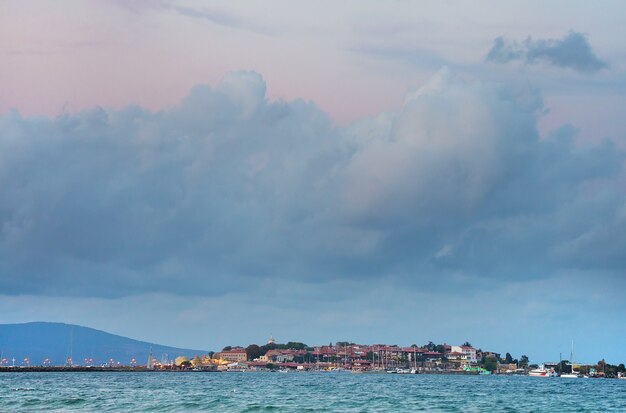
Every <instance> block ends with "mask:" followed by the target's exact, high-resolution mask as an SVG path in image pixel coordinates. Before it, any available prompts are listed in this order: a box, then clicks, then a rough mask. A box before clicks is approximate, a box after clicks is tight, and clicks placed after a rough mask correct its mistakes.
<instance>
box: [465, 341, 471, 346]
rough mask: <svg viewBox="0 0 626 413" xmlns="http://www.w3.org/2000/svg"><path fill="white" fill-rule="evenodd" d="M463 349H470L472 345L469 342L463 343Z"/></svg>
mask: <svg viewBox="0 0 626 413" xmlns="http://www.w3.org/2000/svg"><path fill="white" fill-rule="evenodd" d="M463 347H472V345H471V344H470V342H469V341H466V342H465V343H463Z"/></svg>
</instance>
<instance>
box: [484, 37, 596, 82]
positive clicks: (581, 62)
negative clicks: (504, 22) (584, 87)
mask: <svg viewBox="0 0 626 413" xmlns="http://www.w3.org/2000/svg"><path fill="white" fill-rule="evenodd" d="M487 60H489V61H492V62H496V63H508V62H510V61H515V60H519V61H522V62H524V63H527V64H532V63H536V62H538V61H541V62H545V63H549V64H551V65H554V66H557V67H562V68H569V69H572V70H575V71H576V72H579V73H595V72H598V71H599V70H601V69H605V68H607V67H608V65H607V64H606V63H605V62H604V61H602V60H600V59H599V58H598V57H597V56H596V54H595V53H594V51H593V49H592V48H591V45H590V44H589V41H588V39H587V36H585V35H584V34H582V33H578V32H574V31H572V32H569V33H568V34H567V35H566V36H564V37H563V38H562V39H538V40H533V39H532V38H530V37H528V38H527V39H526V40H525V41H524V42H522V44H519V43H518V42H516V41H509V40H506V39H504V38H503V37H498V38H496V39H495V40H494V44H493V47H492V48H491V50H490V51H489V53H488V54H487Z"/></svg>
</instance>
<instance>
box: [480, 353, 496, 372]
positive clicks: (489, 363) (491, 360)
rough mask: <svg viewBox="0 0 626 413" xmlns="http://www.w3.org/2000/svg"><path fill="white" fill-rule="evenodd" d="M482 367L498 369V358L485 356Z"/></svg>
mask: <svg viewBox="0 0 626 413" xmlns="http://www.w3.org/2000/svg"><path fill="white" fill-rule="evenodd" d="M483 368H484V369H485V370H488V371H491V372H493V371H496V370H497V369H498V360H496V358H495V357H485V362H484V364H483Z"/></svg>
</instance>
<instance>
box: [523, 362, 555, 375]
mask: <svg viewBox="0 0 626 413" xmlns="http://www.w3.org/2000/svg"><path fill="white" fill-rule="evenodd" d="M528 375H529V376H530V377H555V376H556V372H555V371H554V370H548V369H546V368H545V366H544V365H543V364H542V365H540V366H539V367H538V368H536V369H532V370H531V371H529V372H528Z"/></svg>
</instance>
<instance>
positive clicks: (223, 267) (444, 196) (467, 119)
mask: <svg viewBox="0 0 626 413" xmlns="http://www.w3.org/2000/svg"><path fill="white" fill-rule="evenodd" d="M542 110H543V105H542V101H541V97H540V95H539V94H538V92H537V91H535V90H532V89H529V88H513V87H507V86H506V85H500V84H490V83H485V82H481V81H478V80H465V79H462V78H459V77H456V76H454V75H453V74H451V73H450V72H449V71H448V70H445V69H444V70H442V71H441V72H439V73H438V74H437V75H436V76H435V77H434V78H433V80H432V81H431V82H430V83H429V84H428V85H425V86H424V87H423V88H421V89H419V90H418V91H417V92H415V93H414V94H412V95H410V96H408V97H407V100H406V102H405V104H404V106H403V107H402V109H401V110H400V111H398V112H397V113H392V114H383V115H380V116H379V117H377V118H372V119H364V120H362V121H359V122H356V123H354V124H352V125H350V126H348V127H345V128H343V127H338V126H336V125H334V124H333V123H332V122H331V120H330V119H329V118H328V116H327V115H326V114H324V113H323V112H321V111H320V110H319V109H318V108H317V107H316V106H315V105H314V104H312V103H307V102H303V101H291V102H283V101H268V100H267V98H266V96H265V83H264V81H263V80H262V78H261V77H260V76H259V75H258V74H256V73H253V72H237V73H230V74H228V75H227V76H225V77H224V79H223V80H222V82H221V83H220V84H218V85H217V86H216V87H214V88H212V87H209V86H197V87H195V88H194V89H193V90H192V91H191V92H190V94H189V95H188V96H187V97H186V98H185V99H183V101H182V102H181V103H180V104H179V105H177V106H176V107H174V108H172V109H169V110H164V111H161V112H150V111H147V110H144V109H142V108H139V107H129V108H127V109H124V110H121V111H114V110H104V109H99V108H98V109H94V110H90V111H85V112H81V113H78V114H75V115H64V116H61V117H58V118H56V119H45V118H22V117H21V116H20V115H19V114H17V113H15V112H11V113H8V114H6V115H4V116H2V117H1V118H0V225H1V227H0V228H1V229H0V231H1V232H0V281H1V282H2V284H3V285H4V291H5V292H6V293H9V294H19V293H35V294H78V295H105V296H110V295H128V294H135V293H137V292H139V291H142V292H149V291H164V290H167V291H174V292H180V293H188V292H192V293H200V294H217V293H223V292H224V291H229V290H241V289H243V288H253V287H254V286H255V285H258V284H259V283H266V282H274V281H276V280H280V279H281V278H282V279H285V278H296V279H299V280H302V281H305V282H318V281H320V280H328V279H342V280H351V279H355V280H356V279H361V278H359V277H362V276H368V277H383V276H386V277H398V278H400V279H402V280H410V281H412V282H413V281H416V282H418V283H420V282H421V281H425V280H431V279H438V280H439V281H438V282H440V283H444V284H445V283H448V284H449V283H450V282H451V280H455V279H458V277H459V274H463V275H464V276H467V277H470V278H471V279H481V278H482V277H489V278H491V279H501V280H507V279H516V278H520V277H521V278H525V277H528V276H534V277H541V276H547V275H549V274H551V273H553V272H554V271H557V270H559V269H563V268H568V267H570V266H574V267H576V266H581V267H585V268H586V269H589V268H591V269H593V268H598V269H600V268H602V269H606V268H607V267H608V268H609V269H612V270H617V271H616V273H620V272H623V270H624V269H625V267H626V263H625V262H624V259H623V254H622V253H621V251H622V250H623V248H621V247H623V246H624V245H625V244H626V241H625V237H624V235H622V234H624V233H626V222H625V220H624V216H625V214H624V213H623V211H624V205H626V197H625V196H624V194H623V193H622V192H620V191H619V190H618V188H619V184H620V181H619V179H621V175H620V174H621V173H622V168H623V154H622V153H621V152H620V151H619V150H618V149H617V148H616V147H615V146H614V145H613V144H612V143H611V142H610V141H607V142H605V143H603V144H601V145H598V146H592V147H581V146H578V145H576V141H575V134H576V131H575V129H573V128H572V127H569V126H565V127H564V128H562V129H561V130H559V131H556V132H555V133H554V134H552V135H550V136H546V137H541V136H539V133H538V132H537V126H536V124H537V117H538V116H540V114H541V113H542ZM431 284H432V285H434V284H436V283H431Z"/></svg>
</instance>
